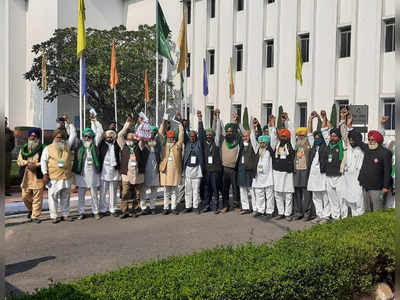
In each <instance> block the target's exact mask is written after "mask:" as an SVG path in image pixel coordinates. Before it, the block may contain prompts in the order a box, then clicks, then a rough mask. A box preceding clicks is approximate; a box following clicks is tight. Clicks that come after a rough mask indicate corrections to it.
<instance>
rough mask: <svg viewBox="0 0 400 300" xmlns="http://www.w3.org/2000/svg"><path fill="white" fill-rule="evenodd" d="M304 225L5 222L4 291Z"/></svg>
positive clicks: (235, 216) (261, 238)
mask: <svg viewBox="0 0 400 300" xmlns="http://www.w3.org/2000/svg"><path fill="white" fill-rule="evenodd" d="M309 226H311V223H309V222H308V223H306V222H303V221H301V220H300V221H293V222H287V221H285V220H280V221H275V220H268V221H267V220H265V219H263V218H260V219H259V218H254V217H251V216H249V215H244V216H242V215H239V213H237V212H229V213H226V214H220V215H214V214H213V213H205V214H201V215H197V214H194V213H189V214H184V215H182V214H181V215H178V216H175V215H168V216H163V215H154V216H153V215H150V216H142V217H139V218H136V219H134V218H128V219H124V220H121V219H119V218H114V217H112V216H110V217H105V218H103V219H101V220H99V221H96V220H95V219H94V218H87V219H85V220H82V221H78V220H75V221H74V222H72V223H66V222H61V223H59V224H52V223H51V222H50V221H45V222H42V223H41V224H33V223H26V218H25V216H14V217H9V218H7V220H6V245H5V248H6V282H7V284H6V285H7V292H8V293H9V292H10V291H16V292H25V291H29V292H32V291H34V290H35V289H36V288H41V287H46V286H48V284H49V283H51V282H57V281H70V280H74V279H78V278H80V277H82V276H85V275H88V274H93V273H97V272H105V271H107V270H114V269H116V268H118V267H120V266H127V265H130V264H133V263H138V262H142V261H146V260H150V259H156V258H161V257H167V256H171V255H182V254H186V253H191V252H194V251H199V250H201V249H204V248H213V247H216V246H218V245H225V244H234V245H236V244H239V243H246V242H256V243H260V242H272V241H276V240H278V239H280V238H281V237H282V236H284V235H285V234H286V233H288V232H289V231H294V230H301V229H304V228H307V227H309Z"/></svg>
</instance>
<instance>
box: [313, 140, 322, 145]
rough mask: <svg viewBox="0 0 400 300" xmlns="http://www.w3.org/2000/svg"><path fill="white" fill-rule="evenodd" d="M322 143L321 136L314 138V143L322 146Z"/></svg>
mask: <svg viewBox="0 0 400 300" xmlns="http://www.w3.org/2000/svg"><path fill="white" fill-rule="evenodd" d="M321 144H322V139H321V138H319V139H315V140H314V145H316V146H320V145H321Z"/></svg>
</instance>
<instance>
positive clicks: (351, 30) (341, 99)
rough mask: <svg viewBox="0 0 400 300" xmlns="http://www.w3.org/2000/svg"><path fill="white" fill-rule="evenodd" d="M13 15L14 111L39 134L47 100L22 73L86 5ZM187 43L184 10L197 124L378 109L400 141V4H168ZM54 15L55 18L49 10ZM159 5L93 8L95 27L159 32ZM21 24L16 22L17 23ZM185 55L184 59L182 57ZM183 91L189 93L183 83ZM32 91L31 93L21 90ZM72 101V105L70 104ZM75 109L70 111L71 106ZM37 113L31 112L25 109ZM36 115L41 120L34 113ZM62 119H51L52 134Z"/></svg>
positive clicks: (374, 0) (19, 7)
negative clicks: (399, 62)
mask: <svg viewBox="0 0 400 300" xmlns="http://www.w3.org/2000/svg"><path fill="white" fill-rule="evenodd" d="M6 2H7V3H8V4H6V5H8V8H9V12H10V13H9V18H10V19H9V22H8V24H9V30H8V31H9V35H10V36H9V37H13V36H18V37H25V38H18V39H10V40H11V44H10V48H9V53H8V56H9V69H10V73H9V74H10V78H9V82H10V83H9V91H8V93H9V96H8V99H9V102H8V103H9V105H8V108H7V105H6V114H7V113H8V115H10V119H11V123H12V124H13V125H16V124H18V125H32V124H33V125H39V124H40V122H39V121H38V117H37V116H36V114H37V112H38V109H39V108H40V105H39V103H40V100H39V99H40V91H39V90H38V89H37V88H35V87H34V86H32V85H30V84H29V83H28V82H25V81H24V79H23V78H22V77H21V76H20V74H22V73H24V72H25V71H26V70H28V69H29V68H30V64H31V62H32V57H31V53H30V49H31V46H32V45H33V44H35V43H38V42H39V41H41V40H45V39H48V38H49V37H50V35H51V34H52V32H53V31H54V29H55V28H57V27H67V26H76V19H77V3H76V2H77V1H65V0H58V1H57V0H28V1H25V0H6ZM160 4H161V6H162V7H163V10H164V14H165V17H166V19H167V22H168V24H169V26H170V28H171V30H172V40H173V41H174V42H176V41H177V38H178V32H179V27H180V23H181V20H182V16H183V11H184V10H186V11H187V12H188V19H189V20H188V44H189V45H188V47H189V53H190V63H189V67H188V70H187V72H188V78H186V80H185V83H186V84H187V86H186V87H185V89H186V95H187V96H188V103H189V107H190V112H191V113H190V116H191V119H192V121H194V117H195V111H196V110H197V109H200V110H206V111H207V114H206V120H208V121H209V120H210V116H211V113H212V111H213V109H215V108H216V107H218V108H220V109H221V112H222V117H223V118H224V119H225V120H228V119H229V118H230V115H231V112H232V109H233V110H239V111H243V109H244V107H246V106H247V107H248V110H249V115H252V116H255V117H257V118H259V119H260V120H261V121H262V123H265V122H266V120H267V117H268V115H269V114H271V113H273V114H275V115H276V114H277V111H278V107H279V105H282V106H283V108H284V110H285V111H287V112H288V113H289V115H290V117H291V118H292V119H294V121H295V124H296V126H300V125H302V126H304V125H305V123H306V120H307V116H308V115H309V114H310V113H311V111H312V110H317V111H320V110H321V109H327V111H328V114H329V113H330V110H331V106H332V104H333V103H336V104H338V106H341V105H344V104H350V105H360V104H366V105H368V107H369V119H368V127H369V128H376V127H377V126H378V123H379V119H380V116H382V115H383V114H386V115H390V116H391V117H392V119H391V121H389V122H388V124H387V129H388V134H394V131H393V130H394V94H395V84H394V83H395V52H394V15H395V1H394V0H368V1H365V0H363V1H361V0H329V1H318V0H297V1H295V0H191V1H187V0H184V1H183V2H182V1H181V0H160ZM44 7H46V9H44ZM155 11H156V10H155V0H86V12H87V26H88V27H89V26H90V27H95V28H111V27H113V26H117V25H120V24H124V25H126V26H127V28H128V29H136V28H137V26H138V25H139V24H143V23H148V24H154V23H155ZM11 16H12V17H11ZM297 40H298V41H299V42H300V45H301V50H302V56H303V60H304V64H303V85H302V86H301V85H300V84H299V82H298V81H296V79H295V66H296V41H297ZM175 55H177V53H175ZM231 57H232V58H233V70H234V75H233V76H234V82H235V91H236V93H235V95H234V96H233V97H232V99H230V98H229V86H228V85H229V80H228V67H229V61H230V58H231ZM203 58H206V60H207V65H208V84H209V95H208V96H207V97H204V96H203ZM175 83H176V84H177V86H176V89H179V81H176V82H175ZM21 87H25V89H23V88H21ZM68 98H69V97H68ZM67 102H68V104H66V103H67ZM77 106H78V102H77V101H76V100H75V101H74V102H71V101H65V99H64V101H63V97H60V98H59V99H58V101H57V103H55V104H52V105H46V111H47V113H46V115H47V114H48V113H49V112H51V116H55V115H56V114H57V112H60V113H61V112H64V111H66V112H71V114H75V115H76V114H77ZM22 107H27V110H26V111H25V112H24V113H22V112H21V108H22ZM32 112H34V114H35V115H33V114H32ZM53 119H54V118H50V119H48V120H47V119H46V122H47V123H46V124H47V126H45V127H48V128H51V126H54V121H53Z"/></svg>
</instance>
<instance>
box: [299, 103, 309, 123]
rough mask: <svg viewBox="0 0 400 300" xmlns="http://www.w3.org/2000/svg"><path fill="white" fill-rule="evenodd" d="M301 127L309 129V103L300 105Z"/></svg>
mask: <svg viewBox="0 0 400 300" xmlns="http://www.w3.org/2000/svg"><path fill="white" fill-rule="evenodd" d="M297 105H298V106H299V127H307V103H298V104H297Z"/></svg>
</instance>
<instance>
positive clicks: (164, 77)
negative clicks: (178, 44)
mask: <svg viewBox="0 0 400 300" xmlns="http://www.w3.org/2000/svg"><path fill="white" fill-rule="evenodd" d="M167 79H168V59H166V58H165V57H163V68H162V74H161V80H162V81H167Z"/></svg>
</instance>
